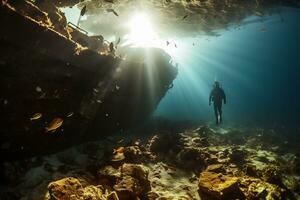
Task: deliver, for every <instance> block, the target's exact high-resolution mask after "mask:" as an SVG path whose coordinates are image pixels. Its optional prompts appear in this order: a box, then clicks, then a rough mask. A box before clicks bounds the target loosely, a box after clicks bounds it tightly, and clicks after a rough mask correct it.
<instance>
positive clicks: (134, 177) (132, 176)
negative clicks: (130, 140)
mask: <svg viewBox="0 0 300 200" xmlns="http://www.w3.org/2000/svg"><path fill="white" fill-rule="evenodd" d="M113 188H114V190H115V191H116V192H117V194H118V196H119V198H120V199H124V200H126V199H136V198H140V199H146V198H147V193H148V192H149V191H150V190H151V187H150V181H149V180H148V173H146V172H145V171H144V170H143V169H142V167H141V166H138V165H135V164H127V163H125V164H123V166H122V167H121V177H120V178H119V179H118V180H117V183H116V184H115V185H114V187H113Z"/></svg>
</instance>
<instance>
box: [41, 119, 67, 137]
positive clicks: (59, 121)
mask: <svg viewBox="0 0 300 200" xmlns="http://www.w3.org/2000/svg"><path fill="white" fill-rule="evenodd" d="M63 121H64V120H63V119H62V118H59V117H57V118H54V119H53V120H52V121H51V123H50V124H49V125H48V126H47V127H46V128H45V129H46V133H47V132H50V131H52V132H55V131H56V129H58V128H59V127H61V125H62V124H63Z"/></svg>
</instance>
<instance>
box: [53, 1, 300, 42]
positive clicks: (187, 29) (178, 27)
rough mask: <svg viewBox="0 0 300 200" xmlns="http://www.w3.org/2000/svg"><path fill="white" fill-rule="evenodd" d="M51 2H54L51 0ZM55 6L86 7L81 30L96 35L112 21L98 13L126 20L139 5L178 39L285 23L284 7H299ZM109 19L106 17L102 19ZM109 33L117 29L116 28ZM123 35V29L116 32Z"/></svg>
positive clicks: (234, 4) (190, 3)
mask: <svg viewBox="0 0 300 200" xmlns="http://www.w3.org/2000/svg"><path fill="white" fill-rule="evenodd" d="M52 2H53V1H52ZM54 2H55V4H56V5H57V6H58V7H64V6H74V5H77V6H78V7H79V8H83V7H84V6H86V8H87V20H85V21H83V22H82V25H83V26H84V27H88V28H89V29H91V30H93V31H94V32H97V31H98V30H99V27H103V26H104V25H105V26H109V23H110V22H111V21H113V20H114V16H110V18H111V20H109V21H108V23H106V20H105V19H104V18H101V20H99V13H106V10H107V9H114V10H115V11H116V12H117V13H118V15H119V18H125V19H126V18H128V17H130V15H131V14H132V11H133V10H135V8H136V7H137V6H138V7H139V8H140V9H141V10H146V11H151V15H152V16H153V17H154V18H157V24H158V25H159V26H162V28H163V29H164V30H171V31H172V32H174V33H176V35H177V36H178V35H180V36H187V37H188V36H199V34H203V35H212V36H218V30H220V29H228V28H230V27H232V26H235V28H239V27H240V26H241V25H243V24H247V23H253V22H259V21H264V20H265V19H266V18H267V17H268V16H269V15H276V16H278V18H279V20H280V21H284V14H282V13H283V10H284V7H292V8H299V6H300V4H299V0H285V1H282V0H252V1H242V0H139V1H136V0H126V1H123V0H91V1H80V0H55V1H54ZM251 15H255V16H257V19H253V20H254V21H253V20H250V21H247V22H244V21H243V20H244V19H245V18H247V17H248V16H251ZM105 17H109V16H105ZM112 30H114V31H115V30H116V27H115V28H114V29H112ZM117 30H118V33H122V32H123V30H122V29H117Z"/></svg>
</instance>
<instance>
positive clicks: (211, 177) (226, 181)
mask: <svg viewBox="0 0 300 200" xmlns="http://www.w3.org/2000/svg"><path fill="white" fill-rule="evenodd" d="M238 180H239V179H238V178H237V177H231V176H227V175H223V174H220V173H215V172H207V171H205V172H202V173H201V175H200V178H199V189H200V193H201V194H202V193H203V194H202V195H203V196H205V195H206V194H207V195H208V196H211V197H213V199H245V197H244V195H243V193H242V192H241V190H240V189H239V187H238Z"/></svg>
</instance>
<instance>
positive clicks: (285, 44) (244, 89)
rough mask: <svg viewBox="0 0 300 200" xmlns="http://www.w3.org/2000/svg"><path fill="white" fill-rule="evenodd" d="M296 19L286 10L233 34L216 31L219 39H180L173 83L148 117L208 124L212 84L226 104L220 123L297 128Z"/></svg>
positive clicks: (299, 27)
mask: <svg viewBox="0 0 300 200" xmlns="http://www.w3.org/2000/svg"><path fill="white" fill-rule="evenodd" d="M299 19H300V11H299V10H297V9H287V8H286V9H284V10H283V12H282V14H281V17H280V16H279V15H271V16H266V17H263V18H262V19H261V18H258V17H254V16H252V17H249V18H247V19H246V20H245V21H244V23H245V25H242V26H241V27H239V28H237V27H234V26H233V27H232V28H230V29H229V30H220V31H219V33H220V34H221V36H219V37H205V36H199V38H181V39H180V42H179V44H178V46H180V47H181V48H182V47H183V48H184V49H185V50H184V51H183V52H184V53H183V54H181V55H180V56H178V57H177V58H175V59H177V62H178V63H179V74H178V77H177V79H176V80H175V81H174V87H173V88H172V89H171V90H170V91H168V94H167V95H166V96H165V98H164V99H163V100H162V101H161V103H160V104H159V106H158V108H157V109H156V111H155V113H154V115H155V116H161V117H165V118H167V119H172V120H203V121H210V120H211V121H212V120H213V119H214V117H213V108H212V107H209V106H208V97H209V92H210V90H211V89H212V84H213V82H214V80H218V81H220V82H221V85H222V87H223V89H224V90H225V93H226V95H227V99H228V100H227V101H228V103H227V105H225V106H223V110H224V121H225V122H226V123H239V122H246V123H249V122H251V123H252V122H254V123H256V122H263V123H273V122H280V121H285V122H288V123H292V124H297V123H298V122H299V116H298V115H297V114H298V112H299V110H300V107H299V103H298V102H299V94H298V92H299V91H300V90H299V86H300V84H299V79H300V73H299V68H300V62H299V56H300V39H299V36H300V23H299ZM247 22H252V23H248V24H247ZM193 43H195V46H193ZM298 124H299V123H298Z"/></svg>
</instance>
